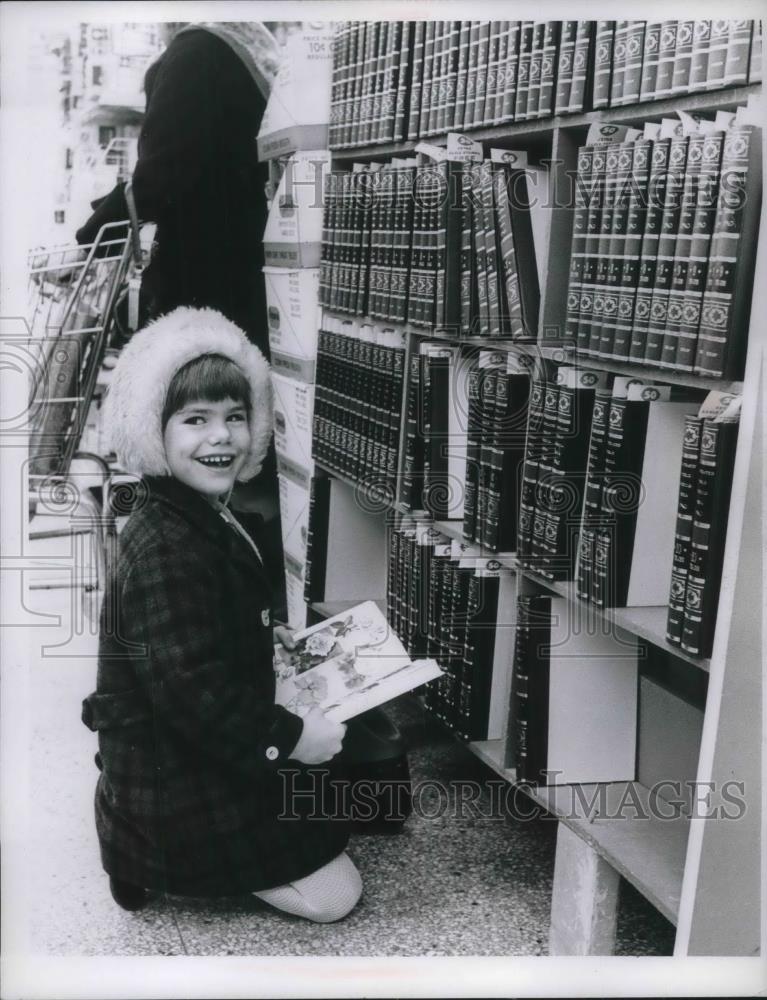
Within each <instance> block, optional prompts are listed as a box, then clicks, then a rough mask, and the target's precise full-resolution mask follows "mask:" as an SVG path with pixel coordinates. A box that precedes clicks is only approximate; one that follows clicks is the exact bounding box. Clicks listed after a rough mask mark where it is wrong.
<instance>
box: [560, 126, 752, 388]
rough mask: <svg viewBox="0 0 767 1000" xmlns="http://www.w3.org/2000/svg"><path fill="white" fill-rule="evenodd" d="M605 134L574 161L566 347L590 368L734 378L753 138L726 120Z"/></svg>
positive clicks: (741, 349) (747, 269)
mask: <svg viewBox="0 0 767 1000" xmlns="http://www.w3.org/2000/svg"><path fill="white" fill-rule="evenodd" d="M609 128H612V139H613V140H616V141H605V139H604V136H603V133H604V132H605V127H604V126H603V127H602V129H601V131H600V133H599V134H598V135H597V134H596V133H595V134H594V139H595V140H596V141H590V142H589V143H588V144H587V145H585V146H583V147H582V148H581V149H580V150H579V154H578V176H577V183H576V190H575V204H574V218H573V237H572V252H571V262H570V278H569V289H568V299H567V318H566V331H567V337H568V339H570V340H571V341H572V342H573V343H574V344H575V345H576V346H577V349H578V351H579V353H581V354H584V355H588V356H592V357H601V358H617V359H621V360H630V361H632V362H635V363H637V364H648V365H653V366H658V367H664V368H669V369H671V370H675V371H684V372H690V373H695V374H697V375H702V376H709V377H717V378H737V377H739V375H740V373H741V371H742V365H743V361H744V357H745V346H746V344H745V342H746V336H747V330H748V317H749V310H750V301H751V288H752V283H753V275H754V262H755V246H756V236H757V227H758V219H759V206H760V201H761V131H760V130H759V129H757V128H755V126H754V125H752V124H748V123H739V122H738V117H737V116H736V117H735V119H734V120H733V116H732V115H731V114H729V113H724V112H719V113H718V114H717V118H716V120H712V121H707V120H699V121H696V120H694V119H692V118H690V116H685V117H684V120H683V121H682V122H679V121H675V120H672V119H666V120H664V121H663V122H662V123H661V124H660V125H657V124H654V123H648V124H647V125H645V127H644V130H643V132H641V133H639V132H637V130H633V129H626V128H625V127H622V126H612V127H609ZM592 132H594V130H593V129H592ZM589 138H591V136H590V137H589Z"/></svg>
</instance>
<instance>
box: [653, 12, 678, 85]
mask: <svg viewBox="0 0 767 1000" xmlns="http://www.w3.org/2000/svg"><path fill="white" fill-rule="evenodd" d="M678 23H679V22H678V21H664V22H663V24H662V26H661V29H660V46H659V48H658V72H657V74H656V77H655V97H656V99H658V100H662V99H663V98H665V97H671V88H672V87H673V84H674V56H675V53H676V34H677V25H678Z"/></svg>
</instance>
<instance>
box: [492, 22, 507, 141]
mask: <svg viewBox="0 0 767 1000" xmlns="http://www.w3.org/2000/svg"><path fill="white" fill-rule="evenodd" d="M498 23H499V25H500V29H499V30H500V33H499V35H498V69H497V71H496V74H495V103H494V105H493V108H492V111H491V112H490V109H489V108H488V111H489V113H490V114H491V120H490V123H491V124H492V125H500V124H501V123H502V122H503V120H504V117H503V114H504V111H503V107H504V100H505V95H506V67H507V65H508V59H509V36H510V26H511V21H499V22H498Z"/></svg>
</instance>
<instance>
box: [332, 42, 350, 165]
mask: <svg viewBox="0 0 767 1000" xmlns="http://www.w3.org/2000/svg"><path fill="white" fill-rule="evenodd" d="M346 31H347V26H346V25H345V24H341V25H338V27H337V28H336V32H335V36H334V38H333V72H332V76H331V82H330V122H329V125H328V148H329V149H336V148H337V147H338V129H339V126H338V118H339V113H340V110H341V90H342V86H343V72H344V65H343V44H344V38H345V35H346Z"/></svg>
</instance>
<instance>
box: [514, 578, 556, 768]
mask: <svg viewBox="0 0 767 1000" xmlns="http://www.w3.org/2000/svg"><path fill="white" fill-rule="evenodd" d="M517 618H518V622H520V625H518V630H517V637H516V638H517V645H518V646H519V651H520V656H519V658H517V655H516V650H515V657H514V678H513V689H514V691H515V734H516V771H517V773H516V779H517V781H518V782H524V783H526V784H534V785H544V784H546V780H547V777H546V771H547V758H548V750H547V748H548V730H549V683H550V675H549V655H550V654H549V649H550V636H551V598H550V597H544V596H541V595H536V596H532V597H522V598H520V599H519V606H518V611H517ZM520 631H522V632H523V635H521V636H520V635H519V632H520Z"/></svg>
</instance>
